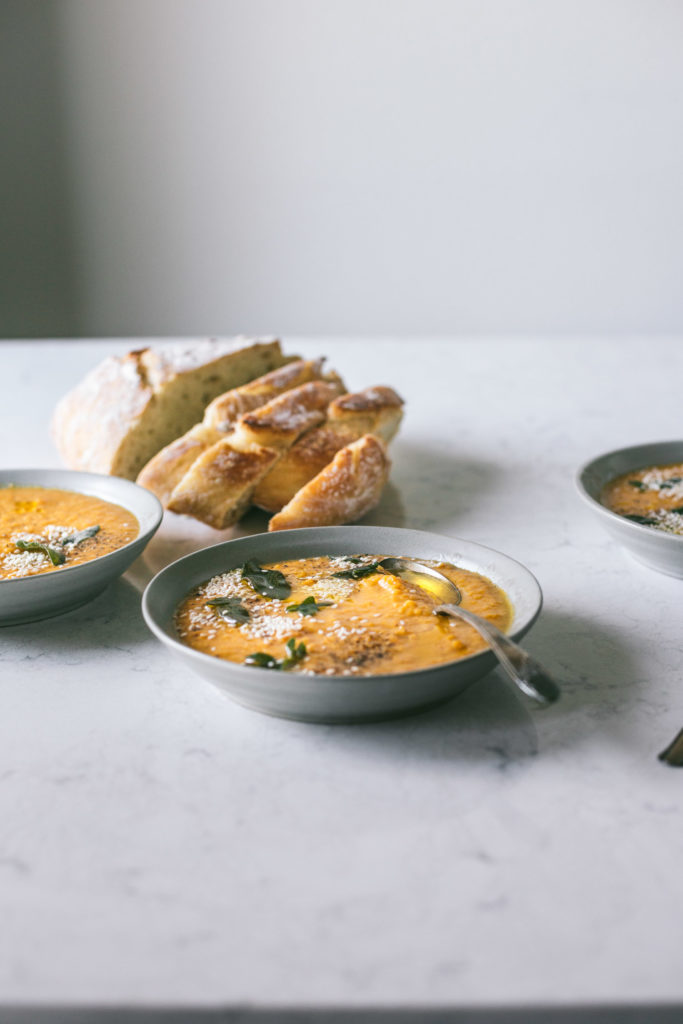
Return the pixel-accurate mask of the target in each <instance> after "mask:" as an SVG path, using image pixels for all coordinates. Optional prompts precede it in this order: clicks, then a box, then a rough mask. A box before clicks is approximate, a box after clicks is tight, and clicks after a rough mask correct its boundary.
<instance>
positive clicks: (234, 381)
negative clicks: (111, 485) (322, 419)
mask: <svg viewBox="0 0 683 1024" xmlns="http://www.w3.org/2000/svg"><path fill="white" fill-rule="evenodd" d="M284 361H285V357H284V356H283V354H282V351H281V349H280V343H279V341H277V340H276V339H251V340H250V339H247V338H238V339H223V340H218V339H204V340H202V341H198V342H196V343H195V344H193V345H192V346H191V347H187V346H184V347H183V346H177V345H174V346H165V347H160V348H154V349H151V348H143V349H138V350H136V351H133V352H130V353H128V354H127V355H125V356H110V357H109V358H108V359H105V360H104V361H103V362H102V363H100V365H99V366H97V367H96V368H95V369H94V370H92V371H91V372H90V373H89V374H88V375H87V376H86V377H85V378H84V379H83V380H82V381H81V383H80V384H78V385H77V386H76V387H75V388H74V389H73V390H72V391H71V392H69V394H67V395H66V396H65V397H64V398H63V399H62V400H61V401H60V402H59V403H58V405H57V408H56V409H55V413H54V416H53V420H52V435H53V438H54V442H55V444H56V446H57V449H58V451H59V452H60V455H61V456H62V459H63V460H64V462H65V463H66V465H67V466H70V467H71V468H72V469H83V470H89V471H91V472H97V473H109V474H111V475H113V476H123V477H126V478H127V479H129V480H134V479H135V478H136V476H137V475H138V473H139V471H140V469H141V468H142V466H143V465H144V464H145V463H146V462H148V461H149V459H150V458H151V457H152V455H153V454H154V453H155V452H157V451H158V450H159V449H160V448H162V447H163V446H164V445H166V444H168V443H169V442H170V441H172V440H173V439H174V438H176V437H178V436H179V435H180V434H182V433H184V432H185V431H186V430H188V429H189V428H190V427H191V426H192V425H193V424H194V423H197V421H198V420H200V419H201V417H202V413H203V411H204V408H205V407H206V405H207V403H208V402H210V401H211V400H212V399H213V398H215V397H216V396H217V395H218V394H220V393H221V392H224V391H226V390H228V389H229V388H232V387H236V386H238V385H240V384H244V383H246V382H247V381H249V380H251V379H253V378H254V377H257V376H260V375H262V374H263V373H265V372H266V371H268V370H272V369H275V368H276V367H278V366H281V365H282V364H283V363H284Z"/></svg>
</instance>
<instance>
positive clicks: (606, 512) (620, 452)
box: [574, 440, 683, 544]
mask: <svg viewBox="0 0 683 1024" xmlns="http://www.w3.org/2000/svg"><path fill="white" fill-rule="evenodd" d="M662 448H671V449H674V450H675V449H678V450H679V452H680V458H681V460H683V440H682V441H676V440H673V441H671V440H669V441H647V442H645V443H644V444H632V445H627V446H626V447H625V448H614V449H612V451H609V452H604V453H603V454H602V455H596V456H595V457H594V458H592V459H589V460H588V462H584V464H583V465H582V466H581V467H580V469H579V470H578V471H577V473H576V475H575V478H574V481H575V483H576V487H577V490H578V492H579V495H580V496H581V498H583V500H584V501H585V502H586V503H587V504H588V505H589V506H590V508H592V509H593V510H594V511H595V512H597V513H598V514H600V515H602V516H604V517H605V519H607V520H609V521H610V522H613V523H615V524H618V525H619V527H620V528H622V527H623V529H624V530H626V531H628V530H631V531H632V534H633V536H637V535H638V534H640V535H641V536H642V535H643V534H644V533H646V534H647V535H648V537H651V538H652V539H653V543H655V544H670V543H672V542H674V543H676V544H681V543H683V534H676V533H666V532H665V531H664V530H653V529H652V527H650V526H643V524H642V523H636V522H634V521H633V520H632V519H627V518H626V517H625V516H621V515H619V513H618V512H613V511H612V509H610V508H607V506H606V505H603V504H602V503H601V502H600V501H598V499H597V498H594V497H593V495H592V494H591V493H590V491H589V490H588V488H587V487H586V483H585V477H586V476H587V475H588V474H589V473H590V472H592V471H593V470H595V469H597V468H598V467H599V466H600V463H609V462H610V460H611V459H615V458H617V457H618V456H628V455H629V454H630V453H631V452H633V453H634V458H635V461H634V462H633V464H632V465H631V466H630V467H629V466H627V467H626V468H625V469H623V470H621V471H620V472H619V473H616V474H614V475H615V476H621V473H628V472H629V470H634V471H635V470H638V469H645V467H646V466H648V465H653V462H652V460H649V461H648V460H647V459H645V461H642V459H643V458H644V456H643V455H642V454H638V455H637V456H635V453H636V452H637V453H643V452H647V451H649V450H652V451H659V450H661V449H662ZM613 478H614V477H612V478H611V479H613ZM605 483H607V480H606V481H605ZM655 538H656V539H655Z"/></svg>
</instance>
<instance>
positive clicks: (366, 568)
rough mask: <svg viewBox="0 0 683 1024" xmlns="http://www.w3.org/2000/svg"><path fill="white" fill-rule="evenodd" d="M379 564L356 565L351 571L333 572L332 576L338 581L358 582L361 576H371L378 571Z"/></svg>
mask: <svg viewBox="0 0 683 1024" xmlns="http://www.w3.org/2000/svg"><path fill="white" fill-rule="evenodd" d="M379 564H380V563H379V562H366V564H365V565H357V566H355V568H353V569H342V571H341V572H333V573H332V575H333V576H336V577H337V578H338V579H340V580H360V579H362V578H363V576H372V574H373V573H374V572H377V570H378V569H379Z"/></svg>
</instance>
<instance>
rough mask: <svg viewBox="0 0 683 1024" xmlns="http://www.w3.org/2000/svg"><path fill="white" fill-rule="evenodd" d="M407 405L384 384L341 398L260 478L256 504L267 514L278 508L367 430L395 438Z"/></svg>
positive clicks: (332, 403)
mask: <svg viewBox="0 0 683 1024" xmlns="http://www.w3.org/2000/svg"><path fill="white" fill-rule="evenodd" d="M402 406H403V400H402V399H401V398H400V397H399V395H397V394H396V392H395V391H394V390H393V389H392V388H389V387H383V386H380V387H369V388H365V389H364V390H362V391H357V392H355V393H353V394H348V395H342V396H341V397H339V398H336V399H335V400H334V401H333V402H331V403H330V406H329V408H328V410H327V421H326V422H325V423H323V424H322V425H321V426H319V427H314V428H313V429H312V430H309V431H308V432H307V433H306V434H304V435H303V437H301V438H299V440H298V441H297V442H296V443H295V444H294V445H292V447H291V448H290V449H289V450H288V451H286V452H285V453H284V454H283V455H282V456H281V457H280V458H279V459H278V461H277V462H276V463H275V465H274V466H273V467H272V469H271V470H270V471H269V472H268V473H267V474H266V475H265V476H264V478H263V479H262V480H261V481H260V483H259V484H258V486H257V487H256V489H255V491H254V494H253V498H252V500H253V502H254V504H255V505H258V506H259V508H263V509H265V510H266V511H267V512H279V511H280V509H281V508H283V507H284V506H285V505H286V504H287V503H288V502H289V501H291V499H292V498H293V497H294V495H295V494H296V492H297V491H298V490H300V489H301V488H302V487H303V486H304V485H305V484H307V483H308V481H309V480H312V479H313V477H314V476H316V475H317V474H318V473H319V472H320V471H321V470H322V469H324V467H325V466H326V465H327V464H328V462H331V461H332V459H333V458H334V457H335V455H336V454H337V452H338V451H340V450H341V449H342V448H345V447H346V445H348V444H351V443H352V442H353V441H357V440H358V439H359V438H360V437H362V436H363V434H375V435H376V436H378V437H381V438H382V440H384V441H390V440H391V438H392V437H393V436H394V434H395V433H396V431H397V430H398V426H399V423H400V422H401V417H402V416H403V410H402Z"/></svg>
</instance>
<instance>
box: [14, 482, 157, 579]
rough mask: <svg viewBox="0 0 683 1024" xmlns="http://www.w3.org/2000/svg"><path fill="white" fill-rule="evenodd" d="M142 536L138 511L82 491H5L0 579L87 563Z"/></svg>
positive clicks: (18, 488) (21, 489)
mask: <svg viewBox="0 0 683 1024" xmlns="http://www.w3.org/2000/svg"><path fill="white" fill-rule="evenodd" d="M139 532H140V524H139V523H138V521H137V519H136V518H135V516H134V515H133V514H132V512H129V511H128V509H125V508H122V507H121V506H120V505H114V504H113V503H112V502H110V501H103V500H102V499H101V498H94V497H92V495H89V494H79V493H78V492H77V491H61V490H57V489H53V488H49V487H23V486H18V485H10V486H9V487H2V488H0V580H12V579H18V578H19V577H22V576H34V575H36V574H38V573H44V572H54V571H56V570H59V569H64V568H68V567H69V566H72V565H81V564H82V563H83V562H89V561H91V560H92V559H93V558H99V557H100V555H108V554H109V553H110V552H111V551H116V550H117V548H121V547H123V545H124V544H128V543H129V541H131V540H134V539H135V538H136V537H137V535H138V533H139Z"/></svg>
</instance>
